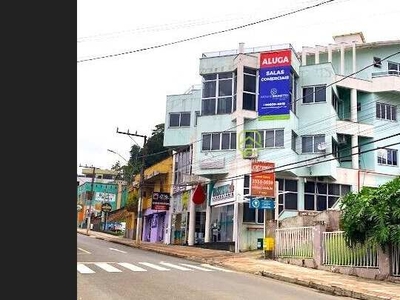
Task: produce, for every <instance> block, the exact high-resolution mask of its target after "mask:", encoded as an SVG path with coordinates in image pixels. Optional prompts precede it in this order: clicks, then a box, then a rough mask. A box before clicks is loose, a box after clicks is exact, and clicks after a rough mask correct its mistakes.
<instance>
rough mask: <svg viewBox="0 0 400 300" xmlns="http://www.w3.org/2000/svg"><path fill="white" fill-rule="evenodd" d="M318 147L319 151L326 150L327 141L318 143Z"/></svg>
mask: <svg viewBox="0 0 400 300" xmlns="http://www.w3.org/2000/svg"><path fill="white" fill-rule="evenodd" d="M317 149H318V150H319V151H325V150H326V143H325V142H322V143H319V144H318V145H317Z"/></svg>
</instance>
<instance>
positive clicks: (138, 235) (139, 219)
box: [117, 127, 147, 244]
mask: <svg viewBox="0 0 400 300" xmlns="http://www.w3.org/2000/svg"><path fill="white" fill-rule="evenodd" d="M117 133H120V134H126V135H131V136H137V137H142V138H143V140H144V141H143V155H142V166H141V168H140V182H139V191H140V192H139V194H140V197H139V201H138V213H137V223H136V243H137V244H139V243H140V242H141V236H142V203H143V184H144V162H145V156H146V148H145V146H146V142H147V136H146V135H141V134H137V132H136V133H129V130H128V131H127V132H122V131H119V130H118V127H117Z"/></svg>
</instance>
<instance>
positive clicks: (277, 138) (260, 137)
mask: <svg viewBox="0 0 400 300" xmlns="http://www.w3.org/2000/svg"><path fill="white" fill-rule="evenodd" d="M283 146H284V130H283V129H266V130H249V131H246V132H245V147H246V148H276V147H283Z"/></svg>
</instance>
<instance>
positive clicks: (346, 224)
mask: <svg viewBox="0 0 400 300" xmlns="http://www.w3.org/2000/svg"><path fill="white" fill-rule="evenodd" d="M340 208H341V210H342V213H341V219H340V225H341V228H342V230H344V232H345V237H346V240H347V242H348V243H351V244H355V243H362V244H364V243H367V242H372V243H376V244H379V245H380V246H381V247H382V249H383V250H384V249H385V246H387V245H392V244H397V243H400V177H396V178H395V179H393V180H392V181H389V182H387V183H386V184H383V185H381V186H380V187H378V188H372V187H363V188H362V189H361V191H360V192H359V193H352V192H351V193H349V194H347V195H346V196H345V197H344V198H343V200H342V202H341V205H340Z"/></svg>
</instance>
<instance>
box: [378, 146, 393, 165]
mask: <svg viewBox="0 0 400 300" xmlns="http://www.w3.org/2000/svg"><path fill="white" fill-rule="evenodd" d="M397 152H398V151H397V150H396V149H389V148H386V149H380V150H378V164H380V165H388V166H397V165H398V160H397Z"/></svg>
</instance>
